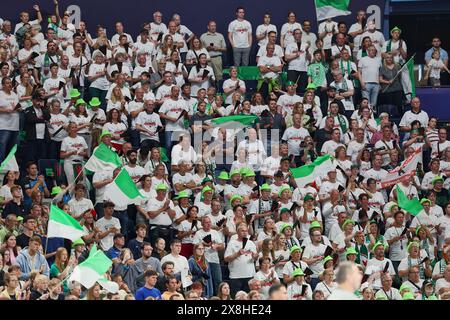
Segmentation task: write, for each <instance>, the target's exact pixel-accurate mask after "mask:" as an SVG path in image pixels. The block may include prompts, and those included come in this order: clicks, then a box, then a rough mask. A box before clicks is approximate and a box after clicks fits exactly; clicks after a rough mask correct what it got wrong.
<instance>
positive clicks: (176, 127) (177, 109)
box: [157, 98, 189, 131]
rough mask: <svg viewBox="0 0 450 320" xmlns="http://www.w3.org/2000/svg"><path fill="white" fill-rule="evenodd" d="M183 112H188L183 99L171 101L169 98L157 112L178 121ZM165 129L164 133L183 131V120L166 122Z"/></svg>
mask: <svg viewBox="0 0 450 320" xmlns="http://www.w3.org/2000/svg"><path fill="white" fill-rule="evenodd" d="M157 99H158V98H157ZM183 110H185V111H186V112H187V111H189V110H187V108H186V104H185V102H184V100H183V99H178V100H173V99H170V98H169V99H167V100H165V101H164V103H163V104H162V105H161V108H160V109H159V112H160V113H164V114H166V115H167V116H169V117H172V118H175V119H178V117H179V116H180V115H181V112H183ZM165 128H166V131H182V130H183V129H184V124H183V118H181V119H179V120H178V121H176V122H172V121H166V125H165Z"/></svg>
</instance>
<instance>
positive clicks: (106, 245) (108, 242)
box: [95, 217, 120, 251]
mask: <svg viewBox="0 0 450 320" xmlns="http://www.w3.org/2000/svg"><path fill="white" fill-rule="evenodd" d="M95 226H96V227H97V228H98V229H99V230H100V232H105V231H107V230H108V229H109V228H111V227H116V228H117V229H118V232H120V221H119V219H117V218H114V217H111V219H106V218H105V217H103V218H100V219H99V220H98V221H97V222H95ZM113 238H114V233H109V234H108V235H107V236H106V237H104V238H103V239H102V240H100V246H101V247H102V249H103V250H104V251H107V250H109V249H110V248H111V247H112V246H113V245H114V241H113Z"/></svg>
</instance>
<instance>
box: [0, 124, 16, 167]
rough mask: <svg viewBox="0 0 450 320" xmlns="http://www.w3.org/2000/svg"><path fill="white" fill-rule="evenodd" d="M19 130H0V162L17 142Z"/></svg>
mask: <svg viewBox="0 0 450 320" xmlns="http://www.w3.org/2000/svg"><path fill="white" fill-rule="evenodd" d="M18 137H19V131H10V130H0V163H1V162H3V160H5V158H6V156H7V155H8V153H9V152H10V151H11V148H12V147H13V146H14V145H15V144H16V143H17V138H18Z"/></svg>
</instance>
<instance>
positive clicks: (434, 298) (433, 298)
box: [427, 294, 438, 300]
mask: <svg viewBox="0 0 450 320" xmlns="http://www.w3.org/2000/svg"><path fill="white" fill-rule="evenodd" d="M437 299H438V298H437V297H436V296H435V295H434V294H432V295H431V296H429V297H428V298H427V300H437Z"/></svg>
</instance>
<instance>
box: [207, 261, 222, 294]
mask: <svg viewBox="0 0 450 320" xmlns="http://www.w3.org/2000/svg"><path fill="white" fill-rule="evenodd" d="M209 269H210V270H211V276H212V282H213V290H214V295H217V294H218V292H219V284H220V283H221V282H222V269H221V268H220V264H219V263H211V262H210V263H209Z"/></svg>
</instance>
